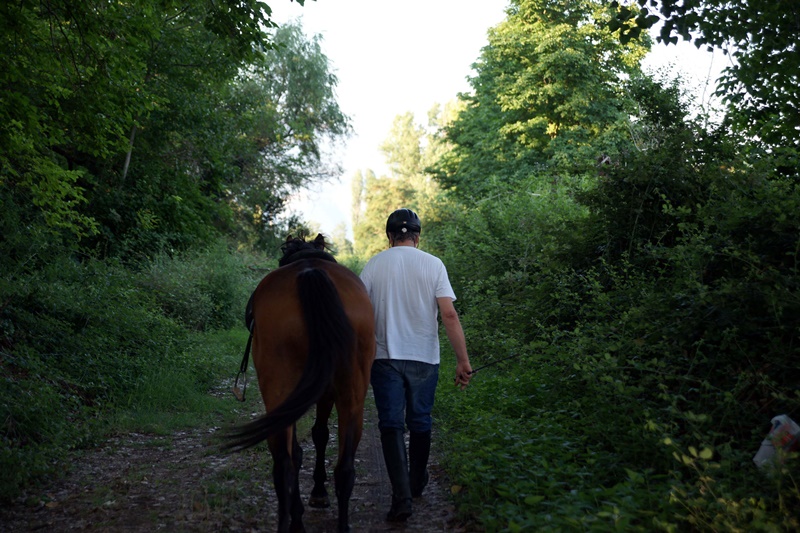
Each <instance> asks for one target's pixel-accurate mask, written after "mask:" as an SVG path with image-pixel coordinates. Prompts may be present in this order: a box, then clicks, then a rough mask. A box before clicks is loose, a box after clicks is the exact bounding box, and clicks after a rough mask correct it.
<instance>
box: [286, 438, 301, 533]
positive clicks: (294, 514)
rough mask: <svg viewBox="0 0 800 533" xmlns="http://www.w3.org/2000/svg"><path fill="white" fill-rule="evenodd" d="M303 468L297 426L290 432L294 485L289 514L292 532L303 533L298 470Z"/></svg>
mask: <svg viewBox="0 0 800 533" xmlns="http://www.w3.org/2000/svg"><path fill="white" fill-rule="evenodd" d="M302 466H303V449H302V448H301V447H300V444H299V443H298V442H297V426H295V427H294V428H293V430H292V468H293V469H294V483H293V485H292V494H291V507H290V510H289V514H290V515H291V518H292V523H291V530H292V531H297V532H301V531H305V527H304V526H303V513H304V512H305V509H304V508H303V501H302V499H301V498H300V468H301V467H302Z"/></svg>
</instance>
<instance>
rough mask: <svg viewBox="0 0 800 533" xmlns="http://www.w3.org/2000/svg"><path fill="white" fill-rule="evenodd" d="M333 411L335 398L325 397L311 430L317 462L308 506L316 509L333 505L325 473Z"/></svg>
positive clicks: (319, 403) (319, 405)
mask: <svg viewBox="0 0 800 533" xmlns="http://www.w3.org/2000/svg"><path fill="white" fill-rule="evenodd" d="M332 410H333V398H330V397H328V396H324V397H323V398H322V399H321V400H320V401H319V402H318V403H317V418H316V420H315V421H314V426H313V427H312V428H311V439H312V440H313V441H314V450H315V451H316V461H315V464H314V488H313V489H311V496H310V497H309V499H308V505H309V506H311V507H316V508H324V507H330V505H331V501H330V498H328V491H327V489H326V488H325V482H327V481H328V474H327V472H326V471H325V449H326V448H327V446H328V438H329V437H330V431H329V430H328V418H329V417H330V415H331V411H332Z"/></svg>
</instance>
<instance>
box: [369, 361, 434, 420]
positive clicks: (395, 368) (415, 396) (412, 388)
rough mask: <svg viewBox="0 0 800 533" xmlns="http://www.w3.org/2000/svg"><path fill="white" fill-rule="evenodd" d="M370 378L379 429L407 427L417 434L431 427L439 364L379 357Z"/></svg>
mask: <svg viewBox="0 0 800 533" xmlns="http://www.w3.org/2000/svg"><path fill="white" fill-rule="evenodd" d="M370 381H371V383H372V393H373V394H374V396H375V406H376V407H377V408H378V429H380V430H381V431H383V430H385V429H398V430H400V431H404V430H405V427H406V426H408V430H409V431H413V432H415V433H416V432H425V431H430V430H431V426H432V425H433V420H432V418H431V411H432V410H433V399H434V396H435V395H436V384H437V383H438V381H439V365H431V364H428V363H421V362H419V361H405V360H401V359H376V360H375V362H374V363H373V364H372V379H371V380H370ZM404 415H405V416H404ZM404 419H405V423H404Z"/></svg>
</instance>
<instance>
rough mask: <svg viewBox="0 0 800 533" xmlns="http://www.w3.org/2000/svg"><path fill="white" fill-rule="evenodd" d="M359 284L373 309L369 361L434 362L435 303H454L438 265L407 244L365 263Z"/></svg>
mask: <svg viewBox="0 0 800 533" xmlns="http://www.w3.org/2000/svg"><path fill="white" fill-rule="evenodd" d="M361 280H362V281H363V282H364V285H366V287H367V292H368V293H369V299H370V300H371V301H372V307H373V308H374V310H375V338H376V340H377V345H378V349H377V354H376V356H375V357H376V358H377V359H409V360H412V361H422V362H424V363H430V364H439V321H438V316H439V307H438V305H437V302H436V299H437V298H442V297H450V298H452V299H453V300H455V299H456V295H455V293H454V292H453V287H452V286H451V285H450V280H449V279H448V277H447V269H446V268H445V266H444V263H442V261H441V260H440V259H439V258H438V257H435V256H433V255H431V254H429V253H426V252H423V251H421V250H418V249H416V248H414V247H413V246H395V247H393V248H389V249H388V250H385V251H383V252H381V253H379V254H377V255H375V256H374V257H373V258H372V259H370V260H369V262H368V263H367V264H366V265H365V266H364V270H363V271H362V272H361Z"/></svg>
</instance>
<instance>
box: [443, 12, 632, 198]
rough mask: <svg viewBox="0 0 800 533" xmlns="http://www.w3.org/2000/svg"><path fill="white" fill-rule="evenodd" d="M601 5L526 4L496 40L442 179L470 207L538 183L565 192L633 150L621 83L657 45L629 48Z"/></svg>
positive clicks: (453, 136) (492, 36) (493, 35)
mask: <svg viewBox="0 0 800 533" xmlns="http://www.w3.org/2000/svg"><path fill="white" fill-rule="evenodd" d="M607 16H608V15H607V13H606V11H605V9H604V7H603V5H602V2H595V1H592V0H520V1H515V2H513V4H512V8H511V10H510V15H509V17H508V19H507V20H506V21H504V22H503V23H501V24H500V25H498V26H497V27H496V28H493V29H492V30H490V32H489V45H488V46H486V47H485V48H484V49H483V52H482V54H481V57H480V59H479V61H478V62H477V63H476V68H477V75H476V77H475V78H474V79H472V80H471V84H472V87H473V89H474V94H471V95H462V98H463V99H464V100H465V102H466V108H465V109H464V110H463V111H462V112H461V113H460V115H459V118H458V120H456V121H455V122H454V123H453V124H452V125H451V126H449V127H448V128H447V137H448V140H449V141H451V142H452V143H453V144H454V147H453V150H452V151H451V152H449V153H448V154H447V155H445V156H444V157H443V159H442V160H441V161H440V162H439V164H438V165H437V174H436V176H437V178H438V179H439V180H440V182H441V183H442V184H443V185H444V186H445V187H446V188H449V189H452V190H453V191H454V193H455V194H456V195H457V196H458V197H459V198H460V199H461V201H463V202H470V203H474V202H476V201H479V200H480V199H482V198H484V197H486V196H491V195H492V190H493V187H494V186H495V184H498V183H505V184H508V185H509V186H511V187H514V186H515V185H516V184H517V183H520V182H524V181H525V180H527V179H529V178H530V177H531V176H534V175H538V176H540V177H542V178H547V179H548V180H549V181H551V182H554V183H558V182H560V181H563V180H569V179H570V177H571V174H576V173H577V174H580V173H582V172H584V171H586V170H587V169H592V168H593V167H594V166H595V164H596V162H597V160H598V159H601V158H602V157H604V156H608V155H610V156H612V157H614V156H616V154H617V153H619V152H620V151H621V150H624V149H626V148H627V146H628V141H627V135H626V134H625V129H626V128H625V125H626V124H625V122H626V121H625V118H626V117H625V111H626V108H627V106H628V102H627V101H626V99H625V98H624V97H623V95H622V94H621V91H620V84H621V80H623V79H624V78H625V77H627V76H629V75H632V74H635V73H636V72H637V71H638V64H639V61H640V60H641V58H642V57H643V55H644V53H645V52H646V51H647V43H646V41H643V44H640V43H638V42H636V43H629V44H628V45H625V46H622V45H620V44H619V41H618V40H617V39H616V38H614V37H613V36H612V34H611V32H610V31H609V30H607V29H605V28H603V27H602V26H601V25H599V24H598V23H599V22H601V21H602V20H605V18H606V17H607Z"/></svg>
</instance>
